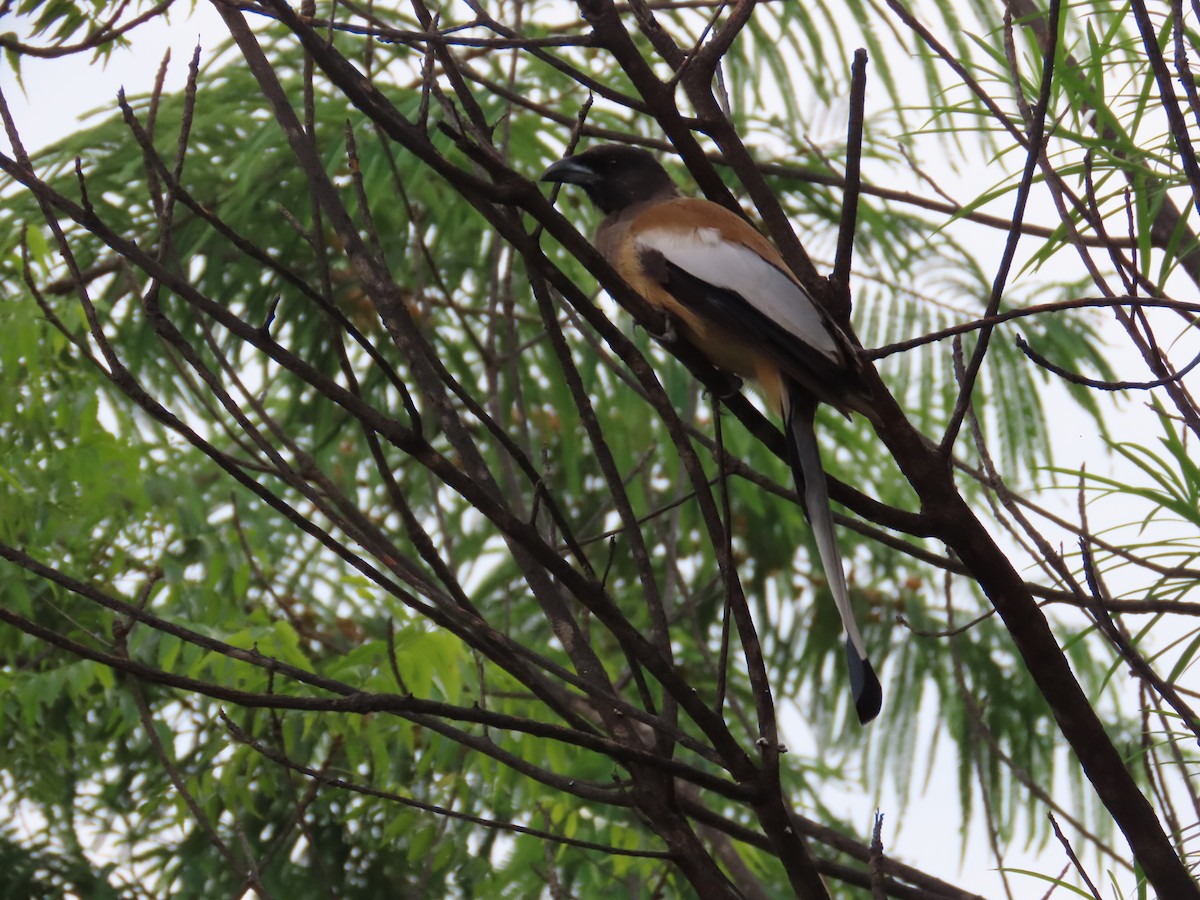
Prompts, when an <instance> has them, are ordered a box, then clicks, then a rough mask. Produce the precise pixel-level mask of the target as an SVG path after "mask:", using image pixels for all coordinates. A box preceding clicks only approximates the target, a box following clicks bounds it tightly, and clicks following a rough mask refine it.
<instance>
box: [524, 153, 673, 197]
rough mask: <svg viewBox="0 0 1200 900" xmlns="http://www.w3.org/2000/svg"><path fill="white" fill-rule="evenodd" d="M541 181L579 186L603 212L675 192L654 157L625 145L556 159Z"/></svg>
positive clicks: (668, 178)
mask: <svg viewBox="0 0 1200 900" xmlns="http://www.w3.org/2000/svg"><path fill="white" fill-rule="evenodd" d="M542 181H561V182H564V183H566V184H578V185H580V186H582V187H583V189H584V190H585V191H587V195H588V197H589V198H591V201H592V202H593V203H595V204H596V205H597V206H598V207H600V210H601V212H603V213H605V214H608V213H612V212H617V211H619V210H622V209H624V208H625V207H627V206H632V205H633V204H634V203H641V202H642V201H643V200H655V199H661V198H663V197H672V196H674V195H675V194H676V193H678V191H677V189H676V187H675V182H673V181H672V180H671V176H670V175H668V174H667V171H666V169H664V168H663V167H662V166H661V165H659V163H658V160H656V159H655V158H654V157H653V156H652V155H651V154H650V153H649V152H648V151H646V150H643V149H641V148H640V147H630V146H627V145H625V144H601V145H600V146H598V147H591V148H589V149H587V150H585V151H584V152H582V153H576V154H575V155H574V156H568V157H567V158H566V159H560V160H559V161H558V162H556V163H555V164H554V165H552V166H551V167H550V168H548V169H547V170H546V171H545V172H543V173H542Z"/></svg>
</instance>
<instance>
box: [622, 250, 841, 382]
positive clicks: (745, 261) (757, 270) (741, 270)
mask: <svg viewBox="0 0 1200 900" xmlns="http://www.w3.org/2000/svg"><path fill="white" fill-rule="evenodd" d="M635 244H636V247H637V249H638V251H642V250H655V251H657V252H659V253H661V254H662V255H663V256H664V257H666V259H667V261H668V262H670V263H672V264H673V265H676V266H678V267H679V268H681V269H683V270H684V271H685V272H687V273H688V274H690V275H693V276H695V277H696V278H699V279H700V280H701V281H706V282H708V283H709V284H711V285H712V286H713V287H719V288H724V289H725V290H729V291H733V292H734V293H736V294H738V295H739V296H740V297H741V298H742V299H743V300H745V301H746V302H747V303H749V304H750V305H751V306H753V307H754V308H755V309H757V310H758V311H759V312H760V313H762V314H763V315H765V316H767V317H768V318H769V319H771V321H773V322H775V323H776V324H778V325H779V327H780V328H782V329H783V330H784V331H787V332H788V333H790V334H792V335H794V336H795V337H797V338H799V339H800V340H801V341H803V342H804V343H805V344H807V345H808V346H810V347H812V348H813V349H814V350H817V351H818V352H820V353H821V354H823V355H824V356H827V357H828V358H829V359H830V361H831V362H834V363H840V362H841V355H840V353H839V352H838V345H837V343H836V341H835V340H834V338H833V335H832V334H830V333H829V329H828V328H827V327H826V326H825V321H824V319H823V318H822V317H821V313H820V311H819V310H818V309H817V307H816V304H815V303H814V302H813V299H812V297H810V296H809V295H808V292H807V291H805V290H804V288H802V287H800V285H798V284H796V282H794V281H792V280H791V279H790V278H788V277H787V275H785V274H784V273H783V272H781V271H780V270H779V269H777V268H776V267H775V266H773V265H771V264H770V263H769V262H767V261H766V260H765V259H763V258H762V257H761V256H759V255H758V254H757V253H755V252H754V251H753V250H751V249H750V248H749V247H745V246H743V245H741V244H732V243H730V242H728V241H726V240H724V239H723V238H722V237H721V232H720V231H718V230H717V229H716V228H699V229H696V230H695V231H692V232H689V233H687V234H680V233H679V232H677V231H667V230H666V229H649V230H647V231H644V232H642V233H641V234H639V235H637V237H636V238H635Z"/></svg>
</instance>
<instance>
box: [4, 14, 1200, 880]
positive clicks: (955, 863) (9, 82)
mask: <svg viewBox="0 0 1200 900" xmlns="http://www.w3.org/2000/svg"><path fill="white" fill-rule="evenodd" d="M182 11H184V9H183V8H182V7H177V12H176V14H175V15H173V17H172V19H171V24H170V25H166V24H163V23H161V22H156V23H152V24H149V25H146V26H143V27H142V28H140V29H139V30H138V31H136V32H135V33H134V34H133V35H132V39H133V43H134V46H133V49H132V50H128V51H124V50H118V51H116V53H115V54H114V57H113V59H112V60H111V61H110V62H109V63H108V65H107V66H105V67H100V66H95V65H90V64H89V61H88V60H86V59H84V58H80V57H72V58H70V59H67V60H50V61H41V60H37V59H26V60H25V62H24V64H23V65H24V68H23V73H22V74H23V86H24V90H22V89H21V87H20V86H18V85H17V84H16V82H15V79H14V77H13V74H12V72H11V70H9V69H8V68H7V66H5V65H0V86H2V87H3V89H4V92H5V95H6V96H7V98H8V100H9V103H10V105H11V106H12V108H13V113H14V115H15V117H16V119H17V123H18V126H19V128H20V130H21V133H22V136H23V139H24V141H25V142H26V145H27V147H29V148H30V149H35V148H37V147H40V146H44V145H46V144H47V143H49V142H52V141H54V140H55V139H57V138H59V137H61V136H63V135H65V134H68V133H70V132H71V131H72V130H73V129H74V128H75V126H76V123H77V122H78V121H79V120H80V118H81V117H82V116H84V115H85V114H87V113H89V112H91V111H93V110H96V109H100V110H101V111H102V112H103V113H106V114H107V113H108V112H109V111H112V110H114V109H115V96H116V93H117V90H118V89H119V88H120V87H122V86H124V87H125V88H126V89H127V91H128V92H129V93H131V94H136V93H143V92H145V91H148V90H149V89H150V87H151V86H152V84H153V80H154V76H155V72H156V71H157V69H158V66H159V63H160V62H161V59H162V55H163V53H164V51H165V50H166V49H167V48H168V47H170V48H171V53H172V64H171V68H170V74H169V77H168V80H167V88H168V90H171V89H175V88H179V87H181V86H182V85H183V83H184V78H185V75H186V66H187V61H188V60H189V59H190V56H191V53H192V50H193V48H194V47H195V43H196V41H197V38H198V37H199V38H200V39H201V42H202V44H203V45H204V47H205V49H206V50H209V51H210V52H209V54H206V56H205V57H204V59H205V60H207V59H208V58H209V55H211V49H212V48H215V47H216V46H217V45H218V44H219V43H220V42H221V41H222V40H223V38H224V30H223V25H222V24H221V21H220V19H219V17H218V16H217V15H216V13H215V12H214V11H213V9H212V7H211V6H210V5H209V4H207V3H201V4H198V5H196V7H195V10H194V12H193V13H192V14H191V16H190V17H186V16H183V15H180V14H179V12H182ZM867 177H868V178H869V177H870V174H869V172H868V173H867ZM942 177H944V179H945V180H944V181H943V186H944V187H945V186H948V187H950V188H951V189H952V190H953V189H954V188H955V187H957V188H959V190H958V192H957V196H958V199H960V200H967V199H970V197H971V196H972V195H973V191H974V190H977V189H978V187H979V185H978V183H974V184H972V183H970V180H969V178H966V177H960V178H958V179H957V180H956V179H955V177H954V176H953V175H952V174H950V173H949V167H947V169H946V170H945V171H944V172H943V171H939V178H942ZM989 180H990V179H989ZM1010 203H1011V201H1010V200H1008V199H1006V200H1005V201H1004V202H1003V203H1002V204H1000V206H999V207H998V208H997V211H998V212H1000V213H1003V214H1007V209H1006V208H1005V207H1007V206H1008V205H1010ZM1029 218H1030V219H1031V220H1033V221H1038V222H1042V223H1047V222H1053V221H1055V218H1054V213H1053V209H1052V208H1051V207H1050V206H1049V205H1048V201H1047V200H1046V199H1045V198H1044V197H1041V198H1038V199H1036V200H1035V202H1034V205H1033V207H1032V209H1031V212H1030V216H1029ZM967 227H971V228H973V227H974V226H967ZM972 234H973V235H975V236H977V239H978V240H979V241H983V242H992V243H994V244H995V246H996V249H995V255H994V259H995V260H996V261H998V260H999V253H1000V247H1001V245H1002V241H1003V235H1002V234H1000V233H999V232H993V231H990V230H988V229H984V228H981V227H980V228H976V230H975V231H974V232H972ZM1033 244H1034V242H1033V241H1029V240H1027V241H1026V242H1025V248H1026V249H1032V247H1033ZM1060 256H1061V257H1063V258H1066V257H1067V256H1068V254H1067V252H1064V253H1063V254H1060ZM1056 264H1057V263H1056ZM1067 264H1068V265H1070V264H1071V263H1070V262H1068V263H1067ZM1014 271H1015V270H1014ZM1180 290H1181V294H1182V295H1184V296H1192V295H1193V294H1194V290H1185V289H1184V288H1183V287H1181V288H1180ZM1118 340H1119V338H1118ZM1179 358H1183V357H1182V355H1181V356H1180V357H1179ZM1120 360H1121V361H1120V362H1119V363H1117V365H1116V368H1117V369H1118V371H1119V373H1120V377H1126V378H1147V377H1149V376H1147V375H1144V374H1139V373H1143V372H1144V367H1143V366H1142V365H1141V363H1140V361H1138V360H1136V359H1130V358H1129V357H1128V355H1127V354H1126V353H1125V352H1124V351H1121V356H1120ZM1047 393H1048V396H1049V397H1050V398H1054V397H1057V398H1058V399H1051V400H1050V402H1049V403H1048V408H1050V409H1052V410H1053V413H1052V418H1053V422H1052V427H1053V430H1054V436H1055V442H1056V456H1057V460H1058V463H1059V464H1060V465H1062V466H1064V467H1067V468H1073V467H1077V466H1078V465H1079V464H1080V463H1081V462H1086V463H1087V466H1088V469H1089V471H1099V472H1105V471H1115V472H1116V474H1118V475H1122V476H1126V477H1128V476H1129V475H1130V471H1129V468H1128V467H1127V466H1124V467H1122V466H1117V467H1116V469H1115V470H1114V469H1113V468H1112V463H1111V461H1110V457H1109V456H1108V454H1107V451H1106V450H1105V448H1104V447H1103V445H1102V444H1101V443H1100V441H1099V439H1098V436H1097V435H1096V434H1095V429H1094V427H1093V426H1092V424H1091V422H1090V420H1089V419H1088V418H1087V417H1086V416H1085V415H1084V414H1083V413H1081V412H1079V411H1078V410H1077V408H1076V406H1075V404H1074V403H1073V402H1071V401H1069V400H1067V399H1066V398H1065V393H1064V392H1063V391H1062V390H1061V389H1059V388H1050V389H1048V392H1047ZM1142 400H1143V398H1140V397H1138V398H1134V400H1133V401H1132V402H1126V403H1125V404H1124V406H1125V408H1126V410H1127V412H1125V413H1123V414H1122V419H1121V423H1120V428H1119V430H1118V433H1117V435H1116V436H1117V437H1118V438H1120V437H1122V436H1131V437H1134V438H1135V439H1137V438H1140V437H1142V436H1145V435H1152V434H1156V433H1157V426H1156V424H1155V422H1154V420H1153V418H1152V417H1151V416H1150V415H1149V414H1148V413H1146V412H1144V411H1142V410H1140V408H1139V407H1140V404H1141V402H1142ZM1039 500H1040V501H1041V502H1045V503H1047V505H1051V506H1053V507H1055V508H1057V509H1059V510H1062V511H1063V512H1064V513H1066V514H1068V515H1070V516H1071V517H1072V518H1073V513H1072V510H1073V508H1074V502H1075V501H1074V497H1073V495H1071V496H1065V495H1064V496H1060V497H1059V498H1057V499H1056V498H1053V497H1052V498H1047V497H1044V496H1043V497H1041V498H1039ZM1102 512H1107V514H1108V515H1109V516H1110V517H1111V518H1110V521H1112V522H1114V523H1115V522H1119V521H1121V520H1122V518H1128V517H1129V515H1131V513H1130V512H1129V511H1127V510H1121V509H1115V510H1114V509H1112V508H1111V507H1110V508H1109V509H1108V510H1102ZM895 634H896V639H904V635H903V634H902V633H901V632H900V631H899V630H897V632H896V633H895ZM885 683H886V678H885ZM935 713H936V711H931V715H930V719H929V722H928V723H927V727H925V729H924V739H925V740H926V741H928V740H929V739H930V737H931V735H932V734H933V730H934V728H935V727H936V724H937V722H936V718H935ZM783 724H784V728H785V733H786V734H787V736H788V740H789V741H790V742H792V744H793V747H794V749H795V750H796V751H797V752H802V753H813V754H815V752H816V748H814V747H811V746H805V742H806V736H807V735H808V734H810V730H809V729H808V728H807V727H806V726H805V724H804V723H803V722H802V721H800V720H799V717H798V716H797V715H796V714H795V711H794V710H785V711H783ZM875 739H876V740H881V739H882V740H886V735H880V734H876V735H875ZM925 750H926V748H925V747H920V748H917V749H916V751H915V752H914V756H915V758H917V759H920V758H922V756H923V754H924V752H925ZM958 771H959V761H958V760H957V759H956V758H955V751H954V749H953V748H952V747H951V743H950V741H948V740H943V741H941V742H940V749H939V751H938V753H937V756H936V758H935V763H934V765H933V766H932V767H931V770H930V777H929V781H928V784H927V786H926V787H925V788H922V787H921V780H920V779H921V775H920V773H918V774H917V775H916V776H915V784H916V785H917V787H916V789H915V790H914V797H913V798H912V799H911V800H910V801H909V804H908V806H907V807H906V808H905V809H904V814H903V816H901V815H900V806H899V804H898V801H897V798H896V797H894V796H890V795H889V794H887V793H886V792H885V794H884V795H883V796H881V797H878V798H875V797H867V796H863V795H862V794H861V793H855V792H853V791H846V792H845V793H844V796H830V797H828V798H827V802H828V803H829V805H830V807H831V809H833V810H834V812H836V813H839V814H844V815H846V816H848V817H851V818H852V819H853V820H854V821H856V822H858V823H859V828H860V834H861V836H862V837H863V839H864V840H866V839H869V835H870V829H871V824H872V823H871V817H872V814H873V812H874V810H875V808H876V805H877V804H878V806H879V808H881V809H882V810H883V811H884V813H885V815H886V820H885V830H884V835H885V838H884V839H885V843H886V845H887V849H888V851H889V852H891V853H896V854H898V855H899V856H900V857H901V858H904V859H906V860H908V861H910V862H912V863H913V864H915V865H917V866H919V867H920V868H922V869H925V870H926V871H929V872H931V873H932V874H936V875H939V876H940V877H943V878H945V879H947V880H948V881H951V882H952V883H954V884H957V885H958V886H960V887H963V888H966V889H970V890H974V891H977V892H979V893H981V894H984V895H986V896H989V897H1001V896H1003V888H1002V887H1001V885H1000V880H999V877H998V876H997V874H996V873H995V872H994V871H993V868H994V861H993V858H992V856H991V853H990V851H989V850H988V847H987V841H986V838H985V837H984V833H983V831H982V829H981V827H980V825H979V823H978V821H977V822H975V823H974V824H973V826H972V838H971V840H970V842H969V846H968V849H967V852H966V854H965V856H963V857H961V859H960V855H959V847H960V842H959V834H958V831H959V825H958V819H959V812H960V810H959V804H958ZM978 805H979V804H978V803H977V807H978ZM1120 842H1121V838H1120V836H1119V835H1118V836H1117V837H1116V838H1115V840H1114V843H1115V844H1116V845H1117V846H1120V845H1121V844H1120ZM1006 863H1007V865H1008V866H1009V867H1012V868H1018V869H1030V870H1033V871H1038V872H1043V873H1057V872H1058V871H1059V870H1060V869H1061V868H1062V865H1063V864H1064V863H1065V860H1064V859H1063V855H1062V852H1061V850H1060V848H1059V847H1058V846H1057V845H1054V844H1052V845H1049V846H1047V848H1046V849H1045V850H1043V851H1040V852H1034V853H1031V852H1028V851H1025V850H1023V849H1022V847H1021V846H1020V844H1019V842H1012V844H1011V846H1009V847H1008V848H1006ZM1093 874H1098V873H1093ZM1120 880H1121V882H1122V883H1123V884H1125V885H1126V888H1125V889H1126V891H1127V892H1128V890H1129V888H1128V885H1129V883H1130V880H1129V879H1128V878H1127V877H1122V878H1121V879H1120ZM1010 884H1011V886H1012V888H1013V891H1014V896H1015V897H1016V898H1017V900H1036V898H1041V897H1043V896H1044V895H1045V894H1046V891H1047V888H1048V886H1047V885H1046V884H1045V883H1044V882H1041V881H1037V880H1034V879H1031V878H1028V877H1025V876H1021V875H1012V876H1011V877H1010ZM1059 894H1063V892H1061V891H1060V892H1059Z"/></svg>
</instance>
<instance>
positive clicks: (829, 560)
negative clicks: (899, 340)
mask: <svg viewBox="0 0 1200 900" xmlns="http://www.w3.org/2000/svg"><path fill="white" fill-rule="evenodd" d="M542 180H543V181H553V182H564V183H567V184H577V185H580V186H581V187H583V189H584V191H585V192H586V193H587V195H588V197H589V198H590V199H591V200H592V202H593V203H595V204H596V206H598V207H599V208H600V211H601V212H603V213H604V220H603V221H602V222H601V223H600V227H599V229H598V230H597V232H596V237H595V245H596V248H597V249H598V250H599V251H600V253H601V254H602V255H603V256H604V258H605V259H607V260H608V262H609V263H610V264H611V265H612V267H613V268H614V269H616V271H617V272H618V274H620V275H621V277H622V278H624V279H625V281H626V282H628V283H629V285H630V287H632V288H634V289H635V290H636V291H637V292H638V293H640V294H641V295H642V296H643V297H644V298H645V299H646V301H647V302H648V303H650V304H651V305H652V306H654V307H656V308H658V309H660V310H662V311H663V312H665V313H666V314H667V315H668V316H669V317H670V319H671V320H672V321H673V322H674V323H676V324H678V325H679V326H680V331H681V333H682V334H683V336H684V337H685V338H686V339H687V340H688V341H689V342H690V343H692V344H693V345H695V346H696V347H697V348H698V349H699V350H700V351H701V352H702V353H703V354H704V355H705V356H706V357H707V358H708V359H709V361H710V362H711V363H712V364H713V365H714V366H716V367H717V368H719V369H723V370H724V371H726V372H731V373H733V374H734V375H737V376H739V377H742V378H752V379H754V380H755V381H757V382H758V384H759V385H760V387H761V388H762V391H763V394H764V395H765V396H766V399H767V402H768V403H769V404H770V406H771V408H772V409H773V410H774V411H775V412H776V413H777V414H779V415H781V416H782V418H783V424H784V431H785V433H786V435H787V437H788V442H787V444H788V451H789V452H788V455H789V458H790V462H791V466H792V471H793V472H794V473H795V478H796V485H797V488H798V489H799V493H800V496H801V498H802V500H803V505H804V510H805V512H806V514H807V516H808V519H809V522H810V523H811V525H812V529H813V533H814V536H815V538H816V544H817V549H818V552H819V553H820V556H821V563H822V565H823V566H824V568H825V575H826V578H827V579H828V581H829V586H830V590H831V591H832V593H833V599H834V601H835V602H836V604H837V609H838V613H839V615H840V616H841V619H842V627H843V628H844V629H845V632H846V656H847V659H848V660H849V665H850V685H851V688H852V689H853V692H854V705H855V710H856V712H857V713H858V718H859V721H860V722H863V723H866V722H869V721H870V720H871V719H873V718H875V716H876V715H877V714H878V713H879V708H880V704H881V702H882V691H881V689H880V686H879V679H878V678H877V677H876V675H875V670H874V669H873V668H872V666H871V663H870V661H869V660H868V659H867V652H866V648H865V647H864V645H863V639H862V635H861V634H860V632H859V630H858V624H857V623H856V622H855V620H854V611H853V609H852V608H851V606H850V597H849V592H848V591H847V588H846V576H845V573H844V571H843V568H842V559H841V554H840V553H839V551H838V544H837V538H836V536H835V534H834V530H833V514H832V512H831V511H830V508H829V493H828V489H827V487H826V483H825V472H824V470H823V469H822V467H821V456H820V452H819V450H818V447H817V438H816V432H815V431H814V428H813V421H814V415H815V413H816V407H817V404H818V403H819V402H821V403H828V404H830V405H831V406H833V407H834V408H836V409H838V410H840V411H841V412H842V413H843V414H845V415H847V416H849V414H850V412H851V411H852V410H854V411H858V412H864V409H863V407H862V399H861V395H860V394H859V393H858V391H856V389H855V388H856V383H857V377H856V374H855V373H856V363H855V356H854V350H853V347H852V345H851V343H850V341H849V339H848V338H847V337H846V336H845V334H844V333H843V332H842V331H841V329H839V328H838V326H837V325H836V324H835V323H834V322H833V321H832V320H831V318H830V317H829V315H828V314H827V313H826V312H825V310H824V309H822V308H821V307H820V306H819V305H818V304H817V303H816V302H815V301H814V300H813V298H812V296H811V295H810V294H809V293H808V291H806V290H805V289H804V286H803V285H801V284H800V282H799V280H798V279H797V278H796V277H795V276H794V275H793V274H792V272H791V271H790V270H789V269H788V267H787V265H786V264H785V263H784V261H783V258H782V257H781V256H780V255H779V251H777V250H776V249H775V248H774V247H773V246H772V245H771V243H770V242H769V241H767V239H766V238H764V237H763V236H762V235H761V234H759V233H758V231H756V230H755V229H754V228H753V227H752V226H751V225H749V224H748V223H747V222H746V221H744V220H743V219H742V218H741V217H740V216H738V215H737V214H736V213H733V212H731V211H729V210H728V209H725V208H724V207H723V206H719V205H718V204H716V203H712V202H710V201H708V200H697V199H693V198H690V197H685V196H683V195H682V194H681V193H680V192H679V189H678V188H677V187H676V186H675V183H674V182H673V181H672V180H671V177H670V176H669V175H668V174H667V172H666V170H665V169H664V168H663V167H662V166H661V165H660V164H659V163H658V161H657V160H656V159H655V158H654V156H652V155H651V154H650V153H649V152H647V151H646V150H643V149H641V148H638V147H631V146H627V145H623V144H604V145H600V146H596V147H592V148H590V149H588V150H586V151H584V152H582V153H578V154H576V155H574V156H570V157H567V158H566V159H562V160H560V161H558V162H556V163H555V164H554V165H552V166H550V168H548V169H547V170H546V171H545V173H544V174H543V175H542Z"/></svg>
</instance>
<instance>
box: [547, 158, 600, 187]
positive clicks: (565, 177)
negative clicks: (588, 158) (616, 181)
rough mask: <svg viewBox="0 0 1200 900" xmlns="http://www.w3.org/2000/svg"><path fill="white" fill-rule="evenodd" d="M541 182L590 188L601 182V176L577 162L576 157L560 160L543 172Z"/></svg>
mask: <svg viewBox="0 0 1200 900" xmlns="http://www.w3.org/2000/svg"><path fill="white" fill-rule="evenodd" d="M541 180H542V181H559V182H562V183H563V184H581V185H583V186H584V187H588V186H590V185H593V184H596V182H598V181H599V180H600V176H598V175H597V174H596V173H595V172H594V171H592V169H590V168H588V167H587V166H586V165H584V164H583V163H581V162H577V161H576V160H575V158H574V157H572V156H568V157H567V158H566V159H560V160H559V161H558V162H556V163H555V164H554V165H552V166H551V167H550V168H548V169H547V170H546V171H545V172H543V173H542V179H541Z"/></svg>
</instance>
